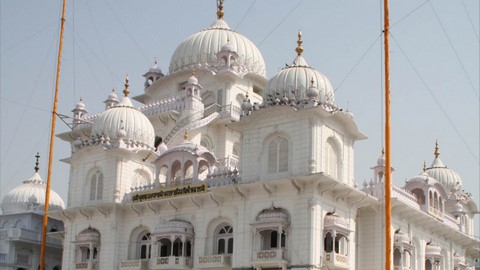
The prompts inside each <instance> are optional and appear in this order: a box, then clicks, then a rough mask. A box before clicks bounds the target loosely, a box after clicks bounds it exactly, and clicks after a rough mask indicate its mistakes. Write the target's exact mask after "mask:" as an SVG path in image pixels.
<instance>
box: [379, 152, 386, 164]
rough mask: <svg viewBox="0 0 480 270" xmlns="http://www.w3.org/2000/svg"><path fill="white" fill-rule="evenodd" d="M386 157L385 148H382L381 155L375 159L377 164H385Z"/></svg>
mask: <svg viewBox="0 0 480 270" xmlns="http://www.w3.org/2000/svg"><path fill="white" fill-rule="evenodd" d="M385 163H386V158H385V150H383V149H382V155H381V156H380V157H379V158H378V159H377V166H380V167H383V166H385Z"/></svg>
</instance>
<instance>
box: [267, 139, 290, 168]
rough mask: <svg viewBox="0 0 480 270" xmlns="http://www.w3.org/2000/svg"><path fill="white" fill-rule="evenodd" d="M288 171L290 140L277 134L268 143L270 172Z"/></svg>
mask: <svg viewBox="0 0 480 270" xmlns="http://www.w3.org/2000/svg"><path fill="white" fill-rule="evenodd" d="M286 171H288V140H287V139H285V138H283V137H280V136H277V137H275V138H274V139H273V140H272V141H270V143H269V144H268V173H281V172H286Z"/></svg>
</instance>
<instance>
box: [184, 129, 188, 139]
mask: <svg viewBox="0 0 480 270" xmlns="http://www.w3.org/2000/svg"><path fill="white" fill-rule="evenodd" d="M183 138H184V139H185V141H186V140H188V129H185V133H184V134H183Z"/></svg>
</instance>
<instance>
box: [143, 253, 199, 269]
mask: <svg viewBox="0 0 480 270" xmlns="http://www.w3.org/2000/svg"><path fill="white" fill-rule="evenodd" d="M150 269H168V270H171V269H192V259H191V258H190V257H176V256H169V257H158V258H153V259H151V260H150Z"/></svg>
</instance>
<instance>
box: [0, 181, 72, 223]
mask: <svg viewBox="0 0 480 270" xmlns="http://www.w3.org/2000/svg"><path fill="white" fill-rule="evenodd" d="M45 187H46V185H45V183H44V182H43V181H42V178H41V177H40V174H38V172H35V173H34V174H33V176H32V177H30V179H28V180H26V181H24V182H23V184H21V185H20V186H18V187H16V188H14V189H12V190H11V191H10V192H8V193H7V195H5V197H3V200H2V204H1V208H2V213H3V214H14V213H23V212H26V211H35V212H39V213H43V210H44V205H45ZM64 208H65V203H64V202H63V200H62V198H61V197H60V196H59V195H58V194H57V193H56V192H55V191H53V190H50V204H49V211H51V210H53V211H55V210H62V209H64Z"/></svg>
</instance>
